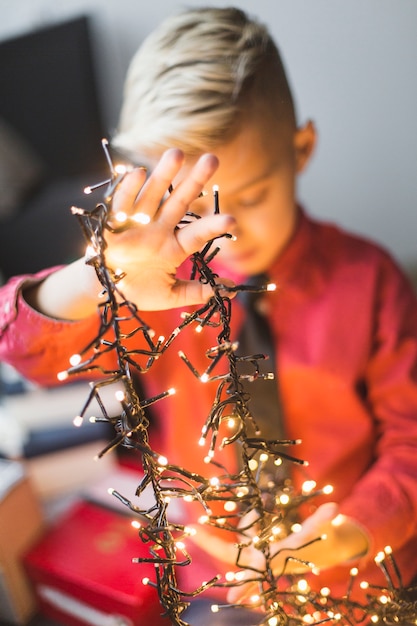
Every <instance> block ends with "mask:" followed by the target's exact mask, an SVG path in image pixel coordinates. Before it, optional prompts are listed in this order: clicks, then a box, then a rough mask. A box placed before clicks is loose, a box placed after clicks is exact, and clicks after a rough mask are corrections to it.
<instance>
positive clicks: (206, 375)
mask: <svg viewBox="0 0 417 626" xmlns="http://www.w3.org/2000/svg"><path fill="white" fill-rule="evenodd" d="M208 380H209V375H208V374H202V375H201V376H200V381H201V382H202V383H206V382H207V381H208Z"/></svg>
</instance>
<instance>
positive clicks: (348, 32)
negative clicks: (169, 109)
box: [0, 0, 417, 267]
mask: <svg viewBox="0 0 417 626" xmlns="http://www.w3.org/2000/svg"><path fill="white" fill-rule="evenodd" d="M207 3H210V4H212V5H217V6H225V5H228V4H232V3H233V0H230V2H221V1H216V0H213V1H212V2H210V0H207ZM185 4H186V3H183V2H179V1H177V0H151V1H150V2H145V1H144V0H59V2H57V1H56V0H0V15H1V21H0V39H4V38H6V37H9V36H13V35H15V34H17V33H20V32H23V31H26V30H29V29H30V28H32V27H35V26H38V25H43V24H45V23H50V22H54V21H59V20H61V19H64V18H66V17H68V16H73V15H76V14H79V13H88V14H91V15H92V16H93V24H94V34H95V49H96V56H97V65H98V72H99V80H100V92H101V96H102V101H103V107H104V111H105V119H106V124H107V126H108V129H109V132H111V130H112V129H113V128H114V126H115V124H116V123H117V112H118V109H119V105H120V101H121V90H122V84H123V77H124V74H125V71H126V68H127V64H128V61H129V59H130V57H131V55H132V54H133V52H134V51H135V49H136V47H137V46H138V44H139V43H140V41H141V40H142V38H143V37H144V36H145V35H146V34H147V33H148V32H149V31H150V30H151V29H152V28H153V27H154V26H155V25H156V24H157V23H158V22H159V21H160V19H161V18H162V17H163V16H164V15H166V14H168V13H172V12H174V11H176V10H177V9H179V8H182V6H184V5H185ZM188 4H189V5H193V6H196V5H197V6H198V5H200V4H206V2H201V3H200V2H197V1H195V2H192V1H190V2H188ZM235 4H236V5H238V6H240V7H242V8H244V9H246V10H248V11H249V12H251V13H253V14H255V15H257V16H259V17H260V18H261V19H262V20H263V21H265V22H266V23H268V25H269V26H270V28H271V30H272V32H273V34H274V35H275V37H276V39H277V42H278V44H279V46H280V48H281V50H282V53H283V57H284V60H285V62H286V65H287V68H288V72H289V76H290V80H291V82H292V85H293V89H294V93H295V97H296V101H297V103H298V110H299V118H300V121H304V120H306V119H308V118H312V119H314V120H315V121H316V125H317V128H318V131H319V144H318V148H317V153H316V158H315V160H314V161H313V163H312V165H311V166H310V168H309V170H308V171H307V172H306V173H305V174H304V175H303V177H302V178H301V180H300V197H301V199H302V201H303V202H305V204H306V205H307V206H308V207H309V209H310V211H311V212H312V213H314V214H316V215H318V216H323V217H326V218H331V219H334V220H337V221H338V222H339V223H341V224H343V225H345V226H348V227H349V228H352V229H354V230H356V231H358V232H361V233H363V234H366V235H369V236H372V237H373V238H374V239H376V240H378V241H380V242H381V243H383V244H384V245H385V246H386V247H388V248H389V249H390V250H391V251H392V252H393V253H394V254H395V255H396V256H397V258H398V259H399V260H400V262H401V263H402V264H403V265H404V266H406V267H408V266H409V265H417V244H416V237H417V172H416V170H417V37H416V35H415V32H416V27H417V1H416V0H349V1H346V0H256V2H255V1H254V0H236V1H235ZM0 97H1V94H0Z"/></svg>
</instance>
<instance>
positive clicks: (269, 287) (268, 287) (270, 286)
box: [266, 283, 277, 291]
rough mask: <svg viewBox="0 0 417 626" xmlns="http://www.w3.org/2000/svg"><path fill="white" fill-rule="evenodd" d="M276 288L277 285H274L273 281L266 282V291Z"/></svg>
mask: <svg viewBox="0 0 417 626" xmlns="http://www.w3.org/2000/svg"><path fill="white" fill-rule="evenodd" d="M276 288H277V286H276V284H275V283H268V284H267V286H266V290H267V291H275V290H276Z"/></svg>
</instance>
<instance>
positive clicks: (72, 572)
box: [24, 502, 169, 626]
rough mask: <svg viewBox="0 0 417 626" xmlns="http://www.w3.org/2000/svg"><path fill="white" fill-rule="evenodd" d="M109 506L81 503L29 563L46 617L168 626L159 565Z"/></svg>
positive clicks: (78, 623)
mask: <svg viewBox="0 0 417 626" xmlns="http://www.w3.org/2000/svg"><path fill="white" fill-rule="evenodd" d="M131 519H134V518H133V516H132V518H130V517H129V516H128V515H120V514H118V513H115V512H114V511H111V510H108V509H106V508H105V507H102V506H97V505H96V504H92V503H89V502H80V503H78V504H76V505H75V506H74V507H73V508H72V509H71V510H70V511H68V512H67V513H66V514H65V515H64V516H63V517H62V518H61V519H60V520H59V522H58V523H56V524H55V525H54V526H53V527H52V528H50V529H49V530H48V532H47V533H46V535H45V536H44V537H43V538H42V540H41V541H40V542H38V543H37V544H36V545H35V547H34V548H32V549H31V550H30V551H29V552H28V553H27V554H26V555H25V558H24V563H25V567H26V569H27V572H28V574H29V576H30V579H31V580H32V583H33V585H34V588H35V593H36V595H37V597H38V600H39V606H40V608H41V611H42V614H44V615H45V616H46V617H50V618H52V619H54V620H57V621H58V622H59V623H60V624H68V625H69V626H85V625H86V624H89V625H91V626H103V625H106V626H145V625H146V626H148V625H149V624H152V626H168V624H169V620H168V619H167V618H163V617H162V615H161V613H162V612H163V608H162V607H161V605H160V602H159V598H158V593H157V590H156V589H155V588H154V587H152V586H151V585H144V584H143V583H142V579H143V578H145V577H149V578H150V580H152V581H153V580H154V578H155V571H154V565H153V564H151V563H140V564H138V563H132V558H134V557H149V556H150V554H149V551H148V548H147V546H146V544H143V543H142V541H141V540H140V538H139V537H138V534H137V530H135V529H134V528H132V526H131V524H130V522H131Z"/></svg>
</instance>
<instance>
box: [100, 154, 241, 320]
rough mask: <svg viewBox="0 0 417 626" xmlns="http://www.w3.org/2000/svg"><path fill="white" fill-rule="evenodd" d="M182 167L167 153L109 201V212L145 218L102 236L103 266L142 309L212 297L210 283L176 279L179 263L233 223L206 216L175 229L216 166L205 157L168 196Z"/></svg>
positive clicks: (180, 161) (136, 173)
mask: <svg viewBox="0 0 417 626" xmlns="http://www.w3.org/2000/svg"><path fill="white" fill-rule="evenodd" d="M182 165H183V154H182V152H181V151H180V150H176V149H171V150H168V151H166V152H165V153H164V154H163V156H162V158H161V160H160V161H159V162H158V164H157V165H156V167H155V169H154V170H153V172H152V174H151V176H150V177H149V178H148V180H146V172H145V170H143V169H136V170H134V171H133V172H132V173H130V174H128V175H127V176H126V177H125V179H124V180H123V181H122V183H121V185H120V187H119V189H118V190H117V192H116V194H115V196H114V199H113V206H112V209H113V212H117V211H123V212H124V213H126V214H127V215H129V216H133V215H135V214H136V215H137V214H138V213H139V214H141V215H142V216H146V217H147V218H148V219H149V220H150V221H149V223H147V224H141V223H135V224H134V226H133V227H131V228H129V229H128V230H126V231H124V232H120V233H116V234H111V233H109V234H108V235H107V237H106V239H107V243H108V248H107V251H106V262H107V264H108V265H109V266H110V267H111V268H112V269H116V268H120V269H121V270H122V271H123V272H125V273H126V277H125V278H124V279H123V280H122V282H121V284H120V288H121V291H123V293H124V294H125V296H126V297H127V298H128V299H129V300H133V301H134V302H135V303H136V304H137V305H138V307H139V309H141V310H155V309H168V308H174V307H178V306H184V305H192V304H199V303H201V302H204V301H206V300H207V299H208V298H209V297H210V296H211V295H212V289H211V288H210V286H209V285H206V284H203V283H200V282H199V281H189V280H180V279H178V278H177V277H176V270H177V268H178V266H179V265H181V263H182V262H183V261H184V260H185V259H186V258H187V257H188V256H190V254H192V253H193V252H196V251H197V250H199V249H200V248H201V247H202V246H203V245H204V244H205V243H206V242H207V240H209V239H212V238H213V237H216V236H219V235H221V234H224V233H226V232H230V230H231V228H233V225H234V220H233V218H231V217H230V216H227V215H219V214H217V215H215V214H214V213H213V214H212V215H208V216H206V217H203V218H200V219H197V220H195V221H192V222H191V223H189V224H185V225H183V226H182V227H181V228H176V226H177V224H178V223H179V222H180V221H181V219H182V218H183V217H184V215H185V213H186V212H187V210H189V207H190V204H191V203H192V202H193V201H194V200H195V199H196V198H197V197H198V196H199V194H200V193H201V191H202V190H203V188H204V185H205V184H206V183H207V182H208V181H209V180H210V178H211V177H212V176H213V174H214V173H215V171H216V169H217V166H218V162H217V159H216V157H215V156H214V155H211V154H205V155H203V156H202V157H200V158H199V159H198V160H197V161H196V163H195V165H194V166H193V167H192V168H191V169H190V170H189V171H188V172H187V175H186V176H185V177H184V178H183V179H182V181H181V183H180V184H178V185H177V186H176V188H175V189H174V191H173V192H172V193H171V194H170V195H168V196H167V189H168V187H169V186H170V184H171V182H172V181H173V180H174V178H175V177H176V176H177V175H178V174H179V172H180V170H181V167H182Z"/></svg>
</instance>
